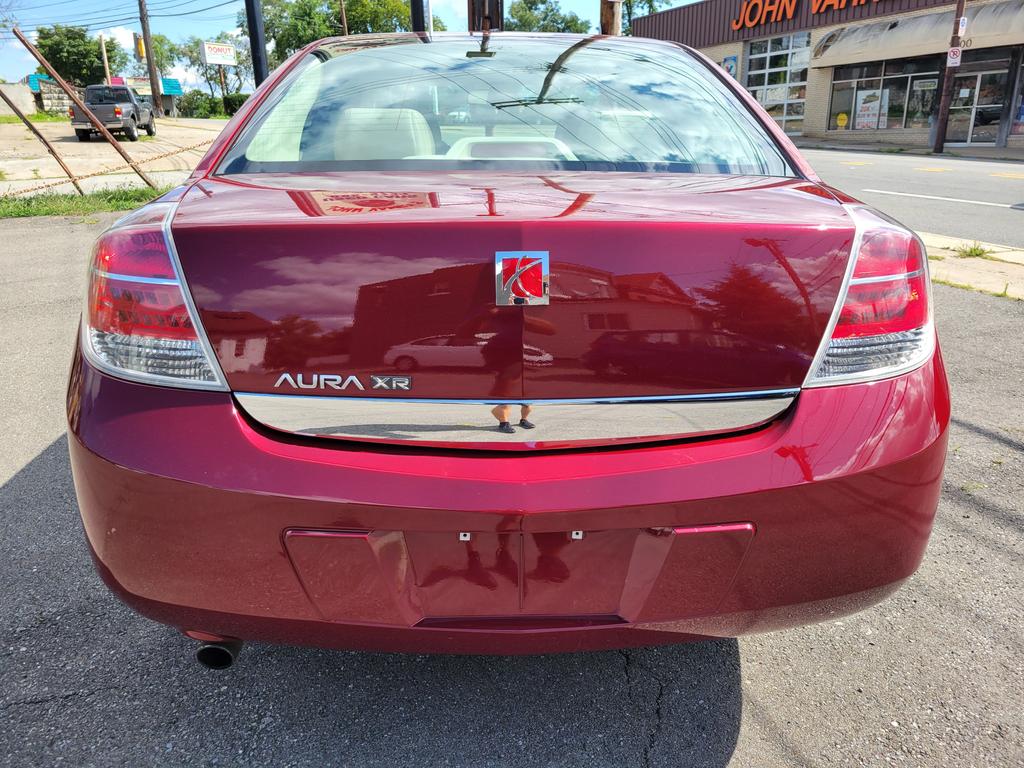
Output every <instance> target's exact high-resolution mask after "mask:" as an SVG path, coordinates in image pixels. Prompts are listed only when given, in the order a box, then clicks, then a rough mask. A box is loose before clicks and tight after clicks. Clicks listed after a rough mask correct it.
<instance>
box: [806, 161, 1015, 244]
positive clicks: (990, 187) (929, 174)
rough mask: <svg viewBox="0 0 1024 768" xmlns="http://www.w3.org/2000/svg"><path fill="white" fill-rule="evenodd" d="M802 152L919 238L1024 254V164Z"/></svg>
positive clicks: (837, 183)
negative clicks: (952, 240)
mask: <svg viewBox="0 0 1024 768" xmlns="http://www.w3.org/2000/svg"><path fill="white" fill-rule="evenodd" d="M801 152H802V153H803V155H804V156H805V157H806V158H807V160H808V161H809V162H810V163H811V165H812V166H813V167H814V169H815V170H816V171H817V172H818V174H819V175H820V176H821V177H822V179H824V180H825V181H826V182H828V183H829V184H831V185H832V186H834V187H837V188H839V189H841V190H842V191H843V192H846V193H847V194H849V195H851V196H853V197H856V198H857V199H859V200H863V201H864V202H865V203H868V204H870V205H873V206H875V207H876V208H878V209H879V210H882V211H885V212H886V213H888V214H890V215H891V216H893V217H894V218H896V219H898V220H899V221H901V222H903V223H904V224H906V225H907V226H908V227H911V228H912V229H915V230H917V231H918V232H934V233H935V234H939V235H949V236H951V237H962V238H965V239H969V240H981V241H983V242H989V243H998V244H1000V245H1012V246H1017V247H1024V163H1016V162H1005V161H1004V162H999V161H989V160H969V159H965V158H956V157H929V156H921V155H904V154H887V153H881V152H844V151H838V150H823V149H804V150H801ZM939 198H947V199H939Z"/></svg>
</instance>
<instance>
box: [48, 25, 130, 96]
mask: <svg viewBox="0 0 1024 768" xmlns="http://www.w3.org/2000/svg"><path fill="white" fill-rule="evenodd" d="M37 32H38V35H39V37H38V40H37V41H36V47H37V48H38V49H39V51H40V52H41V53H42V54H43V56H45V57H46V59H47V61H49V62H50V64H51V65H53V68H54V69H56V70H57V73H58V74H59V75H60V76H61V77H63V78H64V79H65V80H67V81H68V82H70V83H73V84H74V85H92V84H95V83H102V82H103V76H104V72H103V56H102V54H101V53H100V43H99V40H97V39H96V38H94V37H89V33H88V30H87V29H86V28H85V27H67V26H64V25H62V24H54V25H53V26H52V27H39V29H38V30H37ZM107 61H108V62H109V63H110V74H112V75H116V74H119V73H120V72H122V71H124V69H125V67H126V66H127V64H128V54H127V52H126V51H125V50H124V49H123V48H122V47H121V46H119V45H118V44H117V42H116V41H114V40H108V41H107ZM36 71H37V72H39V73H43V72H45V70H44V69H43V68H42V67H39V69H37V70H36Z"/></svg>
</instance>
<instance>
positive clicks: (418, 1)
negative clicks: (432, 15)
mask: <svg viewBox="0 0 1024 768" xmlns="http://www.w3.org/2000/svg"><path fill="white" fill-rule="evenodd" d="M409 11H410V15H411V16H412V19H411V20H412V31H413V32H426V31H427V19H426V16H425V14H424V13H423V0H410V3H409Z"/></svg>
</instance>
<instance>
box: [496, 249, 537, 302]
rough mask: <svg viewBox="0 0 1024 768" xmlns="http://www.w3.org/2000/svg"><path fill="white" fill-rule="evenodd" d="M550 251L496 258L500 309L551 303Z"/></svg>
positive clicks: (503, 254) (505, 253) (507, 253)
mask: <svg viewBox="0 0 1024 768" xmlns="http://www.w3.org/2000/svg"><path fill="white" fill-rule="evenodd" d="M548 265H549V261H548V252H547V251H498V252H497V253H495V254H494V280H495V299H494V300H495V303H497V305H498V306H499V307H504V306H509V305H518V304H547V303H548V282H549V280H548V273H549V266H548Z"/></svg>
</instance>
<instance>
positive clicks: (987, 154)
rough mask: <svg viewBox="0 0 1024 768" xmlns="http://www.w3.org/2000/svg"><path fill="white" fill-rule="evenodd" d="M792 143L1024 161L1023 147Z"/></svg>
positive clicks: (798, 139)
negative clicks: (939, 151)
mask: <svg viewBox="0 0 1024 768" xmlns="http://www.w3.org/2000/svg"><path fill="white" fill-rule="evenodd" d="M793 143H794V144H796V145H797V147H799V148H800V149H835V150H840V151H843V152H880V153H883V154H901V155H932V156H933V157H964V158H970V159H973V160H1008V161H1011V162H1018V163H1024V147H976V146H971V147H949V146H947V147H946V151H945V152H943V153H942V154H941V155H934V154H933V153H932V150H931V148H930V147H922V146H917V145H910V144H888V143H885V142H881V141H874V142H864V143H861V142H856V143H853V142H850V143H846V142H841V141H834V140H831V139H813V138H810V137H807V136H795V137H794V138H793Z"/></svg>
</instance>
